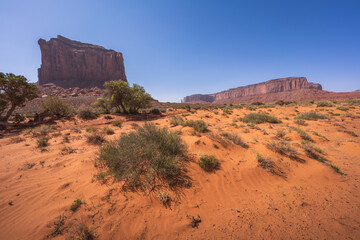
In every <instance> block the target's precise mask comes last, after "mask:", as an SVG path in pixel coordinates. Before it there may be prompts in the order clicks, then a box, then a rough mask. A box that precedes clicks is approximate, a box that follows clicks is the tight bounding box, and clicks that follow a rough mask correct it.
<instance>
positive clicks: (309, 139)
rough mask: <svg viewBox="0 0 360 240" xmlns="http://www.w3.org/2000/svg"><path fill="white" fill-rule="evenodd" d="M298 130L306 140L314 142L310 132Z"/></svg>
mask: <svg viewBox="0 0 360 240" xmlns="http://www.w3.org/2000/svg"><path fill="white" fill-rule="evenodd" d="M296 131H297V132H298V133H299V135H300V137H301V138H302V139H304V140H307V141H310V142H313V140H312V138H311V137H310V135H309V134H307V133H306V132H305V131H304V130H302V129H300V128H297V129H296Z"/></svg>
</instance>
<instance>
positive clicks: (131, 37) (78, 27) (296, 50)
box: [0, 0, 360, 102]
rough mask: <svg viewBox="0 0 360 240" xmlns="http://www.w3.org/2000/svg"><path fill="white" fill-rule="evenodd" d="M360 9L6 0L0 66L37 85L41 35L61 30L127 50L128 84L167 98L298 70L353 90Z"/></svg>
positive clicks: (359, 85)
mask: <svg viewBox="0 0 360 240" xmlns="http://www.w3.org/2000/svg"><path fill="white" fill-rule="evenodd" d="M69 5H71V8H69ZM29 9H32V10H31V11H29ZM79 9H81V11H79ZM359 12H360V2H359V1H346V2H343V1H342V2H339V1H332V0H330V1H320V0H318V1H310V0H305V1H301V2H291V1H285V0H275V1H271V2H269V1H230V0H229V1H222V2H218V1H212V0H209V1H205V0H204V1H201V0H199V1H196V2H193V1H177V0H174V1H171V2H168V1H163V0H158V1H155V2H151V3H149V2H146V1H140V0H139V1H107V2H98V1H76V2H71V1H61V2H48V1H36V2H29V1H24V0H22V1H21V0H15V1H8V0H5V1H3V2H2V8H1V9H0V14H1V16H2V17H3V21H1V22H0V27H1V29H3V32H4V34H3V37H2V38H1V39H0V52H1V53H2V54H1V55H0V66H1V67H0V72H6V73H8V72H12V73H14V74H17V75H24V76H25V77H26V78H27V79H29V81H30V82H37V81H38V76H37V69H38V68H39V67H40V64H41V55H40V48H39V46H38V44H37V41H38V39H40V38H42V39H45V40H47V41H48V40H49V39H50V38H54V37H56V36H57V35H61V36H64V37H66V38H69V39H71V40H75V41H79V42H84V43H89V44H93V45H98V46H102V47H104V48H106V49H112V50H114V51H117V52H121V53H122V54H123V56H124V61H125V73H126V75H127V78H128V81H129V83H130V84H133V83H137V84H140V85H142V86H144V88H145V89H146V91H147V92H149V93H150V94H151V95H152V97H153V98H154V99H157V100H159V101H161V102H180V101H181V99H183V98H184V97H185V96H189V95H192V94H211V93H216V92H221V91H225V90H228V89H231V88H237V87H240V86H246V85H250V84H257V83H261V82H265V81H268V80H272V79H278V78H284V77H285V78H286V77H291V76H299V77H301V76H302V77H306V78H307V80H308V81H309V82H313V83H319V84H321V85H322V86H323V90H325V91H331V92H352V91H356V90H359V89H360V68H359V66H360V56H359V52H360V32H359V31H356V29H357V27H358V23H360V15H359V14H358V13H359ZM14 13H16V17H14V15H13V14H14Z"/></svg>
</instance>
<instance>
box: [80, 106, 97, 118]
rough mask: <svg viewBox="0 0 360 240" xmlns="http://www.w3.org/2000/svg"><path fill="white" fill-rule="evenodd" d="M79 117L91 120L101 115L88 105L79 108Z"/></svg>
mask: <svg viewBox="0 0 360 240" xmlns="http://www.w3.org/2000/svg"><path fill="white" fill-rule="evenodd" d="M77 115H78V117H79V118H81V119H83V120H91V119H95V118H97V117H98V116H99V114H98V113H97V112H96V111H95V109H93V108H92V107H90V106H86V105H82V106H80V107H79V109H78V111H77Z"/></svg>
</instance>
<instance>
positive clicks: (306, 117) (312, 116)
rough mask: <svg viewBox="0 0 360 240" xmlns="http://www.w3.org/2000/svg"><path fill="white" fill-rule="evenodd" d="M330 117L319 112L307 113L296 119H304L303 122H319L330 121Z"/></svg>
mask: <svg viewBox="0 0 360 240" xmlns="http://www.w3.org/2000/svg"><path fill="white" fill-rule="evenodd" d="M328 118H329V117H328V116H327V115H325V114H323V113H318V112H307V113H302V114H300V115H299V116H297V117H296V119H303V120H318V119H328Z"/></svg>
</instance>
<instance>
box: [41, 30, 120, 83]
mask: <svg viewBox="0 0 360 240" xmlns="http://www.w3.org/2000/svg"><path fill="white" fill-rule="evenodd" d="M38 43H39V45H40V50H41V67H40V68H39V69H38V77H39V84H40V85H43V84H46V83H54V84H56V85H58V86H61V87H63V88H73V87H80V88H90V87H103V85H104V83H105V82H106V81H110V80H123V81H127V79H126V75H125V67H124V59H123V56H122V53H120V52H116V51H114V50H108V49H105V48H103V47H101V46H97V45H92V44H88V43H82V42H78V41H73V40H70V39H68V38H65V37H62V36H60V35H58V36H57V38H51V39H50V40H49V41H45V40H44V39H39V41H38Z"/></svg>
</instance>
